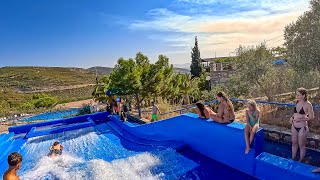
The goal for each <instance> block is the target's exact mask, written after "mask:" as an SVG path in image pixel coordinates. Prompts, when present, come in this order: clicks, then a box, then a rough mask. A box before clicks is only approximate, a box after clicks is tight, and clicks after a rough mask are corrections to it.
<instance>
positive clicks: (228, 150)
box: [111, 113, 264, 176]
mask: <svg viewBox="0 0 320 180" xmlns="http://www.w3.org/2000/svg"><path fill="white" fill-rule="evenodd" d="M111 120H112V121H114V122H116V123H117V124H118V125H119V126H121V127H122V128H123V129H125V130H126V131H127V132H129V133H131V134H134V135H136V136H139V137H143V138H146V139H152V140H158V141H161V140H177V141H182V142H184V143H186V144H188V145H189V146H190V147H191V148H192V149H194V150H195V151H198V152H200V153H202V154H204V155H206V156H208V157H210V158H212V159H214V160H216V161H219V162H221V163H223V164H226V165H228V166H230V167H233V168H235V169H238V170H240V171H242V172H244V173H247V174H250V175H252V176H254V174H255V173H254V171H255V169H254V168H255V157H256V156H258V155H259V154H261V153H262V146H263V143H264V132H263V129H259V130H258V132H257V134H256V136H255V140H254V143H253V147H252V149H251V151H250V153H249V154H247V155H246V154H245V153H244V151H245V141H244V132H243V129H244V124H240V123H232V124H228V125H227V124H219V123H215V122H210V121H207V120H204V119H200V118H198V115H196V114H193V113H187V114H183V115H180V116H176V117H172V118H169V119H166V120H162V121H158V122H154V123H150V124H145V125H141V126H136V127H129V126H127V125H125V124H124V123H122V122H120V121H119V120H117V119H116V118H111Z"/></svg>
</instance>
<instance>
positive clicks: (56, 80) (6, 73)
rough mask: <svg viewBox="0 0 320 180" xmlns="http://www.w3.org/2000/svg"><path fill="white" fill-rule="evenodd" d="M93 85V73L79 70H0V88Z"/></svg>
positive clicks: (10, 68) (40, 68) (32, 68)
mask: <svg viewBox="0 0 320 180" xmlns="http://www.w3.org/2000/svg"><path fill="white" fill-rule="evenodd" d="M93 83H95V75H94V73H93V72H91V71H86V70H84V69H81V68H60V67H2V68H0V87H6V88H14V89H17V90H21V91H25V90H34V89H47V88H48V87H56V86H70V85H79V84H93Z"/></svg>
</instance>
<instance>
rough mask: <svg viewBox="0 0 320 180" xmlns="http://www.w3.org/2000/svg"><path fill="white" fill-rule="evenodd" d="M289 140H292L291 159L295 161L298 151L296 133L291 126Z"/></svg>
mask: <svg viewBox="0 0 320 180" xmlns="http://www.w3.org/2000/svg"><path fill="white" fill-rule="evenodd" d="M291 139H292V159H293V160H295V159H296V156H297V151H298V132H297V130H296V129H295V128H294V127H293V125H292V126H291Z"/></svg>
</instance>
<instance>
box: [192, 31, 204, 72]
mask: <svg viewBox="0 0 320 180" xmlns="http://www.w3.org/2000/svg"><path fill="white" fill-rule="evenodd" d="M190 69H191V70H190V73H191V75H192V77H200V76H201V74H202V64H201V58H200V50H199V47H198V39H197V36H196V37H195V44H194V47H193V48H192V52H191V65H190Z"/></svg>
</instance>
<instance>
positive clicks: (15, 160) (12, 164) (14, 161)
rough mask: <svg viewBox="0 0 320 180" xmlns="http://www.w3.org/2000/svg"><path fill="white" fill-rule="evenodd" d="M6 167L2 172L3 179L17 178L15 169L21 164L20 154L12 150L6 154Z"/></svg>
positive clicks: (15, 179) (16, 179) (13, 179)
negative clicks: (7, 165)
mask: <svg viewBox="0 0 320 180" xmlns="http://www.w3.org/2000/svg"><path fill="white" fill-rule="evenodd" d="M8 164H9V167H8V169H7V170H6V171H5V172H4V174H3V177H2V178H3V180H19V177H18V176H17V171H18V170H19V169H20V168H21V165H22V156H21V155H20V154H19V153H17V152H13V153H11V154H10V155H9V156H8Z"/></svg>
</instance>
